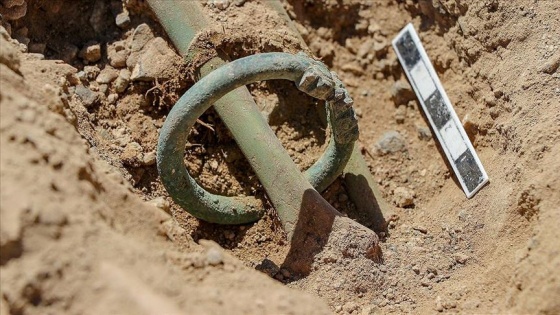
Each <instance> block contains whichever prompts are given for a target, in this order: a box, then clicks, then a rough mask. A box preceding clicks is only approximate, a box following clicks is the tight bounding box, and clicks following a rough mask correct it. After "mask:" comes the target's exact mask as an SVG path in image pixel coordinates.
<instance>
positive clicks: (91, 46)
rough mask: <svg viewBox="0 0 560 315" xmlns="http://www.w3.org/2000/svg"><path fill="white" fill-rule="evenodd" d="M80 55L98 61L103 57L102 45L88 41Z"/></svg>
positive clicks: (89, 60) (85, 58)
mask: <svg viewBox="0 0 560 315" xmlns="http://www.w3.org/2000/svg"><path fill="white" fill-rule="evenodd" d="M79 56H80V58H82V59H84V60H85V61H87V62H91V63H93V62H97V61H99V59H101V45H100V44H98V43H88V44H86V45H85V46H84V47H83V48H82V50H80V54H79Z"/></svg>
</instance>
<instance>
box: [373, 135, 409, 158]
mask: <svg viewBox="0 0 560 315" xmlns="http://www.w3.org/2000/svg"><path fill="white" fill-rule="evenodd" d="M375 147H376V149H377V150H376V151H377V152H378V153H379V154H380V155H385V154H388V153H395V152H399V151H405V150H406V143H405V140H404V138H403V136H402V135H401V134H400V133H399V132H398V131H395V130H391V131H387V132H385V133H384V134H383V136H382V137H381V139H379V140H378V141H377V143H376V144H375Z"/></svg>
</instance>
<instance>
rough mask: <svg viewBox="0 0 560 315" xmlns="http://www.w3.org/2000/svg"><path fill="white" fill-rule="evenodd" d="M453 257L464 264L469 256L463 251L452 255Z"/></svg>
mask: <svg viewBox="0 0 560 315" xmlns="http://www.w3.org/2000/svg"><path fill="white" fill-rule="evenodd" d="M453 258H454V259H455V261H456V262H458V263H460V264H462V265H464V264H465V263H466V262H467V260H469V258H470V257H469V256H467V255H465V254H463V253H456V254H455V255H453Z"/></svg>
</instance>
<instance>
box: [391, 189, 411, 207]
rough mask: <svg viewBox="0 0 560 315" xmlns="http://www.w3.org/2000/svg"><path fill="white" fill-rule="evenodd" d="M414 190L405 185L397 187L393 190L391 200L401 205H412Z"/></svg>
mask: <svg viewBox="0 0 560 315" xmlns="http://www.w3.org/2000/svg"><path fill="white" fill-rule="evenodd" d="M414 195H415V193H414V191H412V190H410V189H408V188H405V187H397V188H395V190H394V191H393V202H394V203H395V204H396V205H397V206H399V207H401V208H405V207H410V206H413V205H414Z"/></svg>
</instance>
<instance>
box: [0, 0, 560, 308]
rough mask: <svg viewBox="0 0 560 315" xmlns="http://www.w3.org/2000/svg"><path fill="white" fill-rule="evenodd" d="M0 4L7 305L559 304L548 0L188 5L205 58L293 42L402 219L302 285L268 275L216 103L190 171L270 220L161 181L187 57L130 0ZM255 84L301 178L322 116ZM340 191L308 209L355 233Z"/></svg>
mask: <svg viewBox="0 0 560 315" xmlns="http://www.w3.org/2000/svg"><path fill="white" fill-rule="evenodd" d="M0 3H1V4H0V9H1V13H2V17H3V20H2V25H3V28H2V29H0V84H1V89H0V110H1V114H0V132H1V134H0V141H1V142H0V145H1V146H0V148H1V155H0V162H1V164H0V166H1V191H0V197H1V199H0V214H1V222H0V223H1V225H0V227H1V228H0V232H1V234H0V255H1V256H0V257H1V259H0V272H1V274H0V276H1V278H0V279H1V280H0V285H1V297H0V314H62V313H68V314H110V313H112V314H180V313H189V314H224V313H228V314H326V313H338V314H378V313H383V314H385V313H437V312H446V313H513V314H527V313H533V314H536V313H539V314H540V313H542V314H558V313H560V300H559V299H558V297H559V296H560V274H559V273H558V270H560V245H559V244H558V239H560V230H559V229H558V226H560V208H559V207H560V206H559V205H560V176H559V175H558V174H560V158H558V156H559V155H560V145H559V141H560V70H559V69H558V68H559V65H560V36H559V34H560V14H559V12H560V3H559V2H558V1H555V0H549V1H533V0H511V1H505V0H504V1H502V0H476V1H462V0H461V1H459V0H454V1H452V0H438V1H423V0H421V1H410V0H406V1H405V0H400V1H395V0H390V1H387V0H362V1H357V0H356V1H350V0H339V1H335V0H321V1H303V0H287V1H283V2H282V5H283V6H284V8H285V9H286V10H287V12H288V16H289V17H290V18H291V19H292V20H293V22H294V23H293V24H291V25H290V24H287V23H286V22H285V21H284V20H283V18H282V16H281V15H280V14H279V11H277V10H274V9H273V6H272V5H271V2H268V1H264V0H261V1H242V0H235V1H228V0H208V1H204V2H201V7H202V9H203V10H204V12H205V13H206V14H207V16H208V19H209V20H210V21H212V22H213V25H214V27H212V28H211V29H208V30H206V31H205V32H204V33H202V34H200V36H199V37H197V42H196V43H194V44H196V45H198V47H203V48H204V49H205V50H204V49H203V52H204V53H206V54H207V55H211V54H213V53H215V52H216V51H218V52H220V53H224V52H225V53H227V54H228V55H229V56H230V57H231V58H232V59H236V58H239V57H243V56H247V55H251V54H255V53H260V52H272V51H284V52H298V51H302V50H303V51H306V52H307V53H309V54H311V55H314V56H315V57H317V58H319V59H320V60H322V61H323V62H325V63H326V64H327V65H328V66H329V67H330V68H331V69H332V70H333V71H336V72H337V73H338V75H339V76H340V78H341V79H342V81H343V82H344V83H345V84H346V86H347V87H348V89H349V91H350V93H351V95H352V96H353V98H354V101H355V109H356V112H357V116H358V119H359V126H360V140H359V144H360V147H361V148H362V153H363V157H364V159H365V160H366V162H367V164H368V165H369V168H370V171H371V173H372V174H373V176H374V178H375V180H376V181H377V183H378V185H379V189H380V190H381V192H382V194H383V196H384V198H385V200H386V201H387V203H388V204H389V206H388V207H387V209H385V213H384V214H385V217H386V218H389V217H391V215H393V218H395V220H392V221H390V222H389V224H388V231H387V232H382V233H379V237H380V240H381V243H380V247H381V249H380V251H379V252H378V253H376V254H377V255H376V257H377V258H380V259H370V258H371V257H369V258H368V257H361V256H359V257H354V256H352V255H341V254H340V253H339V252H336V250H334V251H331V250H329V248H325V249H324V250H323V251H322V252H320V253H318V254H317V255H316V256H315V257H310V258H309V259H310V261H312V265H311V266H310V270H309V272H308V273H307V274H304V275H302V274H298V273H297V272H294V271H293V270H291V269H290V268H286V267H283V265H284V260H285V258H286V255H287V254H288V251H289V249H290V248H289V247H290V244H289V242H288V241H287V239H286V235H285V233H284V232H283V230H282V228H281V225H280V224H279V222H278V220H277V219H276V214H275V211H274V209H273V208H272V207H271V206H270V203H269V202H268V201H267V198H266V194H265V192H264V191H263V189H262V187H261V186H260V184H259V181H258V178H256V176H255V175H254V174H253V173H252V172H251V171H250V167H249V165H248V163H247V161H246V160H245V159H244V157H243V154H242V153H241V151H240V150H239V149H238V148H237V146H236V144H235V141H234V140H233V139H232V138H231V135H230V134H229V132H228V131H227V128H225V126H224V125H223V124H222V123H221V121H220V119H219V117H218V116H217V115H216V114H215V112H213V111H212V110H209V111H208V112H207V113H205V114H204V115H203V116H202V117H201V118H200V120H199V123H198V124H197V125H196V126H195V128H193V130H192V131H191V136H190V138H189V143H188V144H187V146H186V153H187V154H186V158H185V163H186V165H187V167H188V169H189V171H190V173H191V174H192V175H193V176H195V177H196V178H197V180H198V181H199V183H200V184H201V185H202V186H204V187H205V188H206V189H208V190H209V191H212V192H215V193H220V194H224V195H255V196H257V197H258V198H261V199H262V200H263V201H264V202H265V204H267V205H268V206H267V209H266V210H267V212H266V215H265V216H264V217H263V219H261V220H260V221H258V222H256V223H253V224H247V225H241V226H222V225H215V224H209V223H206V222H203V221H199V220H197V219H196V218H194V217H192V216H190V215H189V214H188V212H186V211H185V210H184V209H181V208H180V207H178V206H177V205H175V204H174V203H173V201H172V199H171V198H170V197H169V195H168V194H167V192H166V191H165V189H164V188H163V186H162V184H161V181H160V179H159V177H158V174H157V169H156V166H155V148H156V145H157V139H158V131H159V129H160V128H161V126H162V125H163V123H164V121H165V118H166V114H167V113H168V112H169V109H170V108H171V107H172V106H173V104H174V102H175V101H176V100H177V99H178V97H180V95H181V94H182V93H183V92H184V91H186V90H187V89H189V88H190V87H191V86H192V85H193V84H194V81H195V80H196V66H197V64H196V63H185V62H184V61H183V59H182V58H181V57H180V56H179V55H178V54H177V52H176V50H175V49H174V47H173V45H172V44H171V42H170V41H169V39H168V38H167V36H166V34H165V32H164V31H163V29H162V27H161V26H160V25H159V23H158V21H157V19H156V18H155V17H154V15H153V14H152V13H151V11H150V9H149V7H148V6H147V4H146V3H145V2H144V1H140V0H137V1H135V0H126V1H125V0H123V1H120V0H113V1H109V0H106V1H103V0H96V1H86V0H81V1H70V0H68V1H60V0H55V1H42V0H29V1H24V0H21V1H10V0H2V1H1V2H0ZM22 13H25V14H22ZM407 23H412V24H413V25H414V26H415V27H416V29H417V30H418V32H419V35H420V38H421V40H422V42H423V43H424V46H425V48H426V51H427V53H428V55H429V56H430V59H431V60H432V62H433V64H434V67H435V69H436V71H437V73H438V75H439V76H440V78H441V81H442V83H443V86H444V87H445V89H446V91H447V93H448V95H449V98H450V99H451V101H452V103H453V105H454V108H455V110H456V112H457V115H458V116H459V118H460V119H461V120H462V123H463V125H464V127H465V129H466V131H467V133H468V135H469V137H470V138H471V140H472V142H473V145H474V147H475V149H476V151H477V153H478V155H479V157H480V160H481V161H482V163H483V164H484V167H485V169H486V171H487V172H488V174H489V177H490V183H489V184H488V185H486V186H485V187H484V188H483V189H482V190H481V191H480V192H479V193H478V194H477V195H475V196H474V197H473V198H471V199H467V198H466V197H465V195H464V193H463V191H462V190H461V187H460V185H459V183H458V181H457V179H456V178H455V176H454V174H453V172H452V170H451V168H450V166H449V164H446V162H445V157H444V155H443V151H442V150H441V147H440V146H439V144H438V143H437V141H435V140H434V137H433V134H432V131H431V129H430V127H429V125H428V123H427V119H426V117H425V115H424V114H423V112H422V110H421V108H420V105H419V103H418V102H417V100H416V98H415V96H414V94H413V93H412V91H411V88H410V85H409V83H408V82H407V80H406V78H405V76H404V74H403V72H402V69H401V66H400V64H399V63H398V61H397V59H396V56H395V52H394V51H393V49H392V48H391V45H390V42H391V40H392V39H393V38H394V37H395V35H396V34H397V33H398V32H399V30H400V29H401V28H402V27H404V26H405V25H406V24H407ZM300 35H301V37H300ZM301 40H303V41H304V43H303V42H302V41H301ZM202 55H204V54H202ZM249 89H250V91H251V93H252V94H253V96H254V99H255V101H256V103H257V104H258V105H259V107H260V108H261V109H262V113H263V115H264V116H265V117H266V118H267V119H268V121H269V123H270V126H271V128H272V129H273V130H274V131H275V133H276V134H277V136H278V138H279V139H280V140H281V141H282V143H283V144H284V147H285V148H286V150H287V152H288V153H289V154H290V156H291V157H292V158H293V160H294V162H295V163H296V164H297V165H298V166H299V167H300V168H301V169H302V170H303V169H306V168H307V167H309V166H310V165H311V164H312V163H313V162H314V161H315V159H317V157H318V156H319V155H320V154H321V152H322V151H323V150H324V147H325V145H326V143H327V140H328V138H329V130H328V129H327V130H325V128H324V127H323V125H322V124H321V119H320V115H319V114H318V113H320V112H321V111H322V106H324V104H322V103H321V102H318V101H315V100H313V99H312V98H310V97H308V96H305V95H303V94H302V93H300V92H298V91H297V90H296V89H295V87H294V86H293V85H292V84H291V83H289V82H281V81H271V82H266V83H257V84H254V85H252V86H249ZM347 189H348V188H347V187H346V186H345V183H344V181H342V180H337V181H336V182H335V183H334V184H332V185H331V187H329V188H328V189H327V191H325V192H323V196H324V197H325V199H326V200H327V201H328V202H329V203H331V204H332V205H333V206H334V207H335V208H337V209H339V210H340V211H341V212H343V213H344V214H345V215H347V216H349V217H350V218H355V219H357V220H358V221H360V218H361V217H360V215H359V214H357V213H356V207H355V206H354V204H353V203H352V201H351V200H350V199H349V197H348V195H349V194H348V191H347ZM362 223H364V224H365V225H368V224H371V222H362ZM324 241H326V240H324ZM329 241H330V242H334V243H337V244H339V245H340V246H341V247H347V248H352V246H353V245H355V244H347V241H346V239H345V238H344V235H342V236H340V235H339V236H337V237H336V239H331V240H329Z"/></svg>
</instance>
